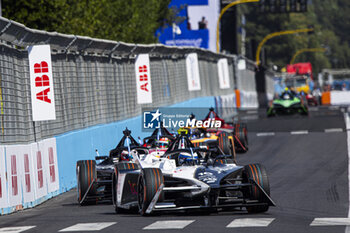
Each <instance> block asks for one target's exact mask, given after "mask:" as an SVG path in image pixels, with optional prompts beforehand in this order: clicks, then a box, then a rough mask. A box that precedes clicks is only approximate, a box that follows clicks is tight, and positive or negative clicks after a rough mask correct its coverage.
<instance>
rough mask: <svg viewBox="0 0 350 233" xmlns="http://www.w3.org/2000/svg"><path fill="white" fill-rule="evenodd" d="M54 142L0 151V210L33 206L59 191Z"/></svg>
mask: <svg viewBox="0 0 350 233" xmlns="http://www.w3.org/2000/svg"><path fill="white" fill-rule="evenodd" d="M58 178H59V173H58V163H57V150H56V139H55V138H51V139H46V140H42V141H40V142H36V143H32V144H27V145H5V146H1V147H0V210H1V213H0V214H1V215H2V214H8V213H11V212H14V211H16V210H21V209H24V208H30V207H33V206H36V205H38V204H40V203H42V202H43V201H45V200H47V199H49V198H51V197H53V196H56V195H57V194H58V189H59V179H58Z"/></svg>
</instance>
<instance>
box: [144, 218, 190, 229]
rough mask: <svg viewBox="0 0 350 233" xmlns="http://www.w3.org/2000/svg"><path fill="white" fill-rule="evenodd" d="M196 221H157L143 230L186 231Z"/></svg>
mask: <svg viewBox="0 0 350 233" xmlns="http://www.w3.org/2000/svg"><path fill="white" fill-rule="evenodd" d="M194 221H195V220H172V221H156V222H154V223H152V224H151V225H148V226H146V227H144V228H143V230H168V229H184V228H185V227H186V226H188V225H190V224H191V223H193V222H194Z"/></svg>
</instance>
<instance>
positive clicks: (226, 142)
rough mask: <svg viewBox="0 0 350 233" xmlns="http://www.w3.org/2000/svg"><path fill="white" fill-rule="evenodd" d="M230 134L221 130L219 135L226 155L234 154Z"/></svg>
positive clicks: (220, 143)
mask: <svg viewBox="0 0 350 233" xmlns="http://www.w3.org/2000/svg"><path fill="white" fill-rule="evenodd" d="M228 136H229V134H228V133H226V132H220V133H219V135H218V139H217V140H218V143H219V147H220V149H221V150H222V151H223V152H224V154H225V155H233V151H232V150H233V148H232V145H231V142H230V139H229V138H228Z"/></svg>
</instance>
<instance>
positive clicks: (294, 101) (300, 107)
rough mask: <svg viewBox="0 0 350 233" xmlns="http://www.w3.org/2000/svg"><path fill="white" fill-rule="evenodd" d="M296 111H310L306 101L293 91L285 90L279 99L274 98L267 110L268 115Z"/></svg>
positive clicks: (303, 112)
mask: <svg viewBox="0 0 350 233" xmlns="http://www.w3.org/2000/svg"><path fill="white" fill-rule="evenodd" d="M294 113H300V114H301V115H308V113H309V111H308V108H307V106H306V105H305V104H304V101H302V100H301V98H300V97H299V96H297V95H296V93H294V92H292V91H286V92H283V93H282V94H281V95H280V96H279V97H278V98H277V99H274V100H273V102H272V104H271V105H270V107H269V108H268V110H267V116H268V117H270V116H276V115H286V114H294Z"/></svg>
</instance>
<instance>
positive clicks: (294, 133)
mask: <svg viewBox="0 0 350 233" xmlns="http://www.w3.org/2000/svg"><path fill="white" fill-rule="evenodd" d="M308 133H309V131H307V130H299V131H292V132H290V134H291V135H300V134H308Z"/></svg>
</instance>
